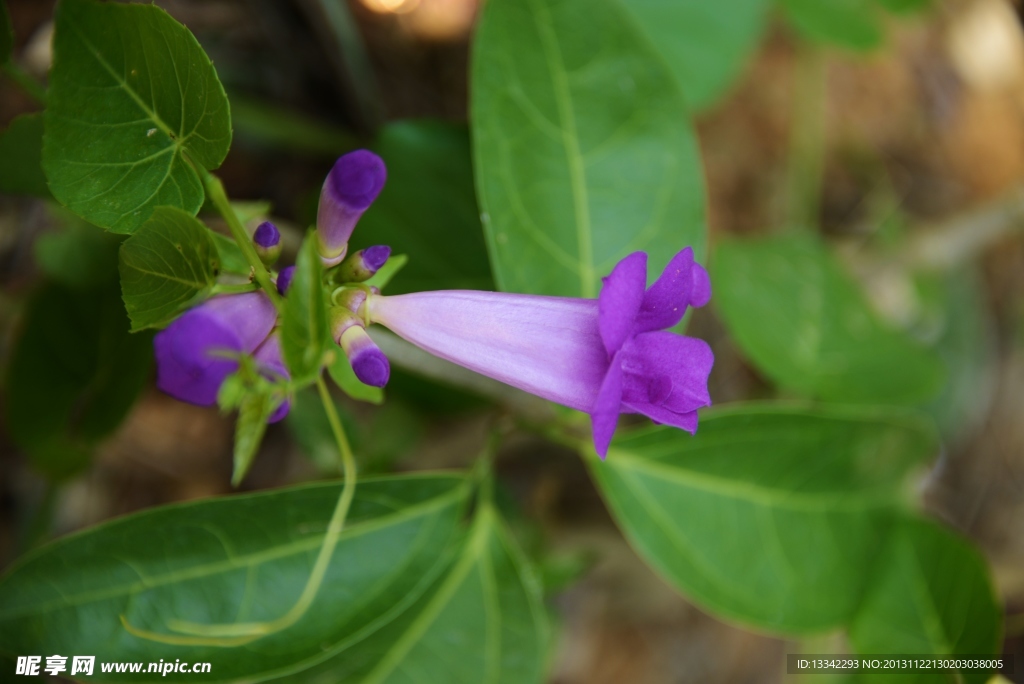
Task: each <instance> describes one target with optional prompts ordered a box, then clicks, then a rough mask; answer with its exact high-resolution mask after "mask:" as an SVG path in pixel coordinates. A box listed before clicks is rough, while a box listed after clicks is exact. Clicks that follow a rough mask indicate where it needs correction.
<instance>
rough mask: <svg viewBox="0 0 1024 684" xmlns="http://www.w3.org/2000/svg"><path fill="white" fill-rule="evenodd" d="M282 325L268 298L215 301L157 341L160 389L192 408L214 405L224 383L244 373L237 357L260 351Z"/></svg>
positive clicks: (230, 297)
mask: <svg viewBox="0 0 1024 684" xmlns="http://www.w3.org/2000/svg"><path fill="white" fill-rule="evenodd" d="M276 321H277V310H276V309H275V308H274V305H273V303H271V301H270V299H269V298H267V296H266V295H265V294H263V293H262V292H247V293H245V294H237V295H224V296H222V297H214V298H213V299H211V300H209V301H207V302H205V303H203V304H201V305H199V306H197V307H195V308H194V309H191V310H189V311H186V312H185V313H184V314H183V315H182V316H180V317H178V318H177V319H176V320H175V321H174V322H173V323H171V324H170V325H169V326H167V328H166V329H164V330H162V331H160V332H159V333H157V335H156V337H155V338H154V339H153V349H154V352H155V355H156V385H157V387H159V388H160V389H161V390H163V391H164V392H166V393H167V394H170V395H171V396H172V397H175V398H177V399H180V400H182V401H187V402H189V403H190V404H198V405H200V406H212V405H214V404H215V403H216V402H217V390H218V389H219V388H220V385H221V383H222V382H223V381H224V378H226V377H227V376H228V375H230V374H231V373H233V372H235V370H237V368H238V361H237V360H235V359H234V358H231V356H232V355H233V354H234V355H237V354H241V353H252V352H253V351H255V349H256V348H257V347H258V346H259V345H260V344H261V343H262V342H263V340H264V339H266V337H267V335H268V334H269V333H270V331H271V329H273V327H274V324H275V323H276Z"/></svg>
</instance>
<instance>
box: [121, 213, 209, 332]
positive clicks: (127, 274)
mask: <svg viewBox="0 0 1024 684" xmlns="http://www.w3.org/2000/svg"><path fill="white" fill-rule="evenodd" d="M211 235H212V233H211V232H210V231H209V230H207V228H206V226H204V225H203V224H202V223H200V222H199V221H198V220H196V219H195V218H193V217H192V216H191V215H189V214H188V213H186V212H184V211H182V210H181V209H175V208H173V207H157V208H156V209H155V210H154V211H153V216H152V217H151V218H150V219H149V220H148V221H146V223H145V224H143V226H142V227H141V228H140V229H139V231H138V232H137V233H136V234H135V235H133V236H131V237H130V238H128V239H127V240H125V242H124V244H123V245H121V258H120V260H121V265H120V271H121V292H122V295H123V297H124V305H125V308H126V309H127V310H128V317H129V318H131V321H132V331H133V332H134V331H136V330H142V329H143V328H152V327H156V326H160V325H163V324H164V323H167V322H168V321H170V320H171V319H172V318H174V316H175V315H177V314H178V312H180V311H181V310H182V309H185V308H187V307H188V305H189V304H190V303H192V302H193V301H195V300H196V299H197V298H198V297H201V296H202V295H204V294H205V293H206V292H207V291H208V290H209V288H210V287H212V286H213V284H214V281H215V280H216V277H217V273H218V272H219V270H220V260H219V258H218V256H217V248H216V246H215V245H214V243H213V239H212V238H211Z"/></svg>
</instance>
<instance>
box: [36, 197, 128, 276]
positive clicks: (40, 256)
mask: <svg viewBox="0 0 1024 684" xmlns="http://www.w3.org/2000/svg"><path fill="white" fill-rule="evenodd" d="M51 207H52V209H53V211H52V215H53V217H54V219H55V221H56V222H59V223H63V229H62V230H60V231H59V232H53V233H46V234H45V235H41V236H39V239H38V240H36V244H35V257H36V261H37V262H39V266H40V268H42V270H43V272H44V273H46V275H47V277H49V278H50V279H51V280H55V281H57V282H60V283H63V284H65V285H68V286H69V287H74V288H85V287H94V286H96V285H100V284H102V283H106V282H110V281H114V282H116V281H117V254H118V249H119V248H120V246H121V242H122V237H121V236H120V235H112V234H110V233H107V232H105V231H103V230H102V229H100V228H97V227H96V226H93V225H90V224H88V223H86V222H85V221H83V220H82V219H80V218H78V217H77V216H75V215H74V214H72V213H71V212H69V211H67V210H65V209H58V207H57V205H51Z"/></svg>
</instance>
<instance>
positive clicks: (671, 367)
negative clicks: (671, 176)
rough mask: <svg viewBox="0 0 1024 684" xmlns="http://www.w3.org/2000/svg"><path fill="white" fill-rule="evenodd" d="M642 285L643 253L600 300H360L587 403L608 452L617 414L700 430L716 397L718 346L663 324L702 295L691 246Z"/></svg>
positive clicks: (461, 356)
mask: <svg viewBox="0 0 1024 684" xmlns="http://www.w3.org/2000/svg"><path fill="white" fill-rule="evenodd" d="M646 284H647V255H646V254H645V253H643V252H636V253H633V254H630V255H629V256H627V257H626V258H624V259H623V260H622V261H620V262H619V263H618V265H616V266H615V268H614V269H613V270H612V272H611V275H609V276H608V277H607V278H605V279H604V285H603V287H602V289H601V294H600V298H599V299H597V300H596V301H595V300H592V299H574V298H568V297H543V296H536V295H518V294H507V293H501V292H476V291H461V290H455V291H441V292H419V293H413V294H407V295H397V296H389V297H385V296H381V295H371V296H370V297H369V298H368V300H367V302H366V304H365V305H366V307H367V310H368V314H369V319H370V321H372V322H374V323H380V324H382V325H384V326H386V327H388V328H390V329H391V330H392V331H394V332H395V333H397V334H398V335H399V336H400V337H403V338H404V339H406V340H408V341H409V342H412V343H413V344H415V345H416V346H418V347H421V348H422V349H425V350H426V351H428V352H430V353H432V354H434V355H435V356H439V357H441V358H444V359H447V360H449V361H452V362H454V363H457V364H459V365H460V366H464V367H466V368H469V369H471V370H473V371H476V372H478V373H481V374H483V375H487V376H489V377H492V378H495V379H496V380H500V381H501V382H504V383H506V384H509V385H512V386H514V387H518V388H520V389H523V390H525V391H527V392H530V393H532V394H536V395H538V396H541V397H544V398H545V399H549V400H551V401H554V402H557V403H560V404H564V405H565V406H569V407H571V408H575V409H578V410H580V411H586V412H587V413H589V414H590V416H591V420H592V424H593V430H594V445H595V448H596V449H597V452H598V453H599V454H601V455H602V456H604V455H605V454H606V453H607V451H608V445H609V443H610V442H611V438H612V433H613V432H614V431H615V426H616V422H617V420H618V416H619V414H621V413H642V414H644V415H646V416H648V417H650V418H651V419H652V420H654V421H655V422H657V423H664V424H668V425H673V426H675V427H679V428H682V429H684V430H686V431H688V432H690V433H693V432H695V431H696V429H697V409H698V408H701V407H703V406H708V405H710V404H711V399H710V397H709V395H708V390H707V380H708V375H709V373H710V372H711V366H712V364H713V363H714V355H713V354H712V353H711V348H710V347H709V346H708V345H707V343H705V342H704V341H703V340H699V339H696V338H692V337H685V336H683V335H678V334H676V333H672V332H668V331H666V330H665V328H670V327H672V326H674V325H676V324H677V323H679V321H680V320H682V317H683V314H684V313H685V312H686V309H687V307H689V306H695V307H699V306H703V305H704V304H706V303H707V301H708V299H709V298H710V296H711V285H710V280H709V279H708V275H707V272H706V271H705V270H704V268H703V267H702V266H700V264H697V263H695V262H694V260H693V250H691V249H690V248H686V249H684V250H683V251H681V252H679V253H678V254H676V255H675V256H674V257H673V258H672V260H671V261H670V262H669V264H668V266H667V267H666V268H665V271H664V272H663V273H662V275H661V277H660V278H659V279H658V280H657V281H656V282H655V283H654V285H652V286H651V288H650V289H646Z"/></svg>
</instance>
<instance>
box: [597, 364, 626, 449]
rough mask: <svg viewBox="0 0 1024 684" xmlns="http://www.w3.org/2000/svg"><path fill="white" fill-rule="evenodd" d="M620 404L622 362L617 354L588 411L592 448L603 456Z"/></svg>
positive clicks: (613, 428) (613, 429) (612, 433)
mask: <svg viewBox="0 0 1024 684" xmlns="http://www.w3.org/2000/svg"><path fill="white" fill-rule="evenodd" d="M621 405H622V364H621V362H620V360H619V356H618V354H616V355H615V357H614V358H612V362H611V365H610V366H609V367H608V372H607V373H606V374H605V376H604V380H603V381H602V382H601V389H600V390H599V391H598V393H597V400H596V401H595V402H594V408H593V409H591V411H590V423H591V425H592V426H593V433H594V450H595V451H597V454H598V456H600V457H601V458H604V457H605V456H606V455H607V454H608V445H609V444H611V442H612V435H614V434H615V427H616V425H618V422H619V409H620V406H621Z"/></svg>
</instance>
